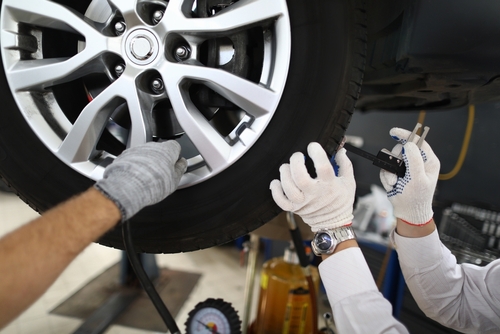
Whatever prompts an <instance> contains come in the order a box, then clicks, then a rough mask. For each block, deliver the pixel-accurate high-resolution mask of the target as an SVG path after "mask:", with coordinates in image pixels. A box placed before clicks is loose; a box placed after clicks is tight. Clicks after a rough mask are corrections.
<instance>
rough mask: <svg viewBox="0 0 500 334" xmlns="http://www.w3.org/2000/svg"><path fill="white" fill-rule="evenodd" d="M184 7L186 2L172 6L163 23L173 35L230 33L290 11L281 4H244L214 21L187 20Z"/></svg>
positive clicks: (272, 0)
mask: <svg viewBox="0 0 500 334" xmlns="http://www.w3.org/2000/svg"><path fill="white" fill-rule="evenodd" d="M183 4H184V1H183V0H171V1H170V2H169V5H168V7H167V11H166V13H165V16H166V17H165V19H164V20H163V22H165V24H167V25H168V28H169V30H170V31H180V32H183V33H186V34H192V33H217V32H227V31H231V30H236V29H239V28H242V27H247V26H250V25H254V24H256V23H260V22H264V21H266V20H270V19H274V18H277V17H278V16H280V15H283V14H284V13H286V10H287V9H286V7H284V6H283V2H282V1H276V0H241V1H239V2H237V3H235V4H233V5H231V6H230V7H228V8H227V9H226V10H222V11H221V12H220V13H218V14H217V15H215V16H213V17H209V18H187V17H186V16H185V15H184V12H185V8H183Z"/></svg>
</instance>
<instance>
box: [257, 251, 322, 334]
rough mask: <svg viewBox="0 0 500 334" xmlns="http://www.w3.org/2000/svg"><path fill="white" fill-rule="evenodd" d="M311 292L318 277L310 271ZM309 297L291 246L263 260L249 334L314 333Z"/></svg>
mask: <svg viewBox="0 0 500 334" xmlns="http://www.w3.org/2000/svg"><path fill="white" fill-rule="evenodd" d="M311 275H312V278H313V282H314V286H315V287H314V288H315V291H318V288H319V274H318V269H317V268H316V267H312V268H311ZM313 316H314V317H317V314H314V315H313V314H312V307H311V296H310V291H309V287H308V284H307V279H306V277H305V276H304V273H303V270H302V268H301V266H300V265H299V259H298V256H297V253H296V252H295V249H293V245H291V246H290V247H288V248H286V249H285V252H284V256H283V257H276V258H272V259H270V260H268V261H266V262H265V263H264V265H263V267H262V271H261V279H260V295H259V303H258V310H257V318H256V320H255V322H254V324H253V325H252V333H258V334H279V333H282V334H317V333H313V325H312V319H313Z"/></svg>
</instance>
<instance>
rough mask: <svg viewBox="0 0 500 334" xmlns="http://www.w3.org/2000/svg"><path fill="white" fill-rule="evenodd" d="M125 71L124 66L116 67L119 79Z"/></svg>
mask: <svg viewBox="0 0 500 334" xmlns="http://www.w3.org/2000/svg"><path fill="white" fill-rule="evenodd" d="M124 71H125V65H124V64H118V65H116V66H115V73H116V76H117V77H120V75H122V74H123V72H124Z"/></svg>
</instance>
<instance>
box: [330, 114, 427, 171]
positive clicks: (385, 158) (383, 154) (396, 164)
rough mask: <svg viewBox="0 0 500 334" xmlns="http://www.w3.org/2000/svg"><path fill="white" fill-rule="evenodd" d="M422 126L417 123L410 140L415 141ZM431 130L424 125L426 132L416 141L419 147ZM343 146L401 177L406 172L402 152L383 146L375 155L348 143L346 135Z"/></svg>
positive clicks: (341, 145) (340, 146)
mask: <svg viewBox="0 0 500 334" xmlns="http://www.w3.org/2000/svg"><path fill="white" fill-rule="evenodd" d="M421 127H422V124H420V123H417V125H416V126H415V128H414V129H413V131H412V132H411V134H410V136H409V137H408V139H407V141H408V142H409V141H413V139H414V138H415V134H416V133H417V131H418V129H420V128H421ZM429 130H430V128H429V127H428V126H426V127H424V132H423V133H422V135H421V136H420V138H419V140H418V141H417V143H416V144H417V147H418V148H420V147H421V146H422V143H423V142H424V140H425V137H426V136H427V133H429ZM342 147H344V148H345V149H346V150H347V151H349V152H352V153H354V154H356V155H359V156H360V157H363V158H365V159H368V160H370V161H372V162H373V165H375V166H377V167H380V168H382V169H384V170H386V171H388V172H390V173H393V174H396V175H397V176H399V177H403V176H404V175H405V173H406V165H405V163H404V161H403V158H402V155H401V154H399V155H395V154H393V153H392V152H391V151H389V150H387V149H385V148H383V149H381V150H380V151H379V152H378V154H377V155H376V156H375V155H373V154H371V153H369V152H366V151H363V150H362V149H360V148H358V147H356V146H353V145H351V144H349V143H346V142H345V137H344V141H343V142H342V143H341V144H340V145H339V149H341V148H342Z"/></svg>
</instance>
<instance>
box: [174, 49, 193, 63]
mask: <svg viewBox="0 0 500 334" xmlns="http://www.w3.org/2000/svg"><path fill="white" fill-rule="evenodd" d="M189 53H190V50H189V48H188V47H186V46H179V47H178V48H177V49H176V50H175V55H176V57H177V59H178V60H186V59H187V58H189Z"/></svg>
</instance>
